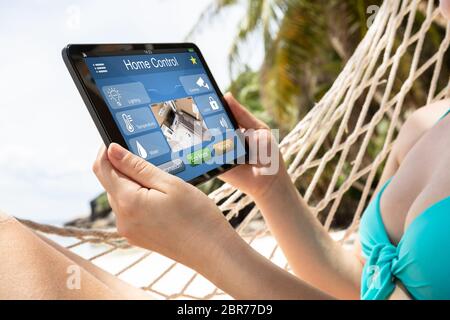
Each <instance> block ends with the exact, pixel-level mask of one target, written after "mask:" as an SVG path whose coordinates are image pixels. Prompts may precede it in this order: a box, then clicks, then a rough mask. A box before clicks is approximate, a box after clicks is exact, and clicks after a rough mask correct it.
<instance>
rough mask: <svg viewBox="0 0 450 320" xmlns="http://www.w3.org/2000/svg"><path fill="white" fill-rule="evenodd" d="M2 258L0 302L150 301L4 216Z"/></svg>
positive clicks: (0, 234) (1, 223) (0, 228)
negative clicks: (65, 300) (43, 300)
mask: <svg viewBox="0 0 450 320" xmlns="http://www.w3.org/2000/svg"><path fill="white" fill-rule="evenodd" d="M0 257H1V258H0V259H1V263H0V283H1V286H0V299H138V298H151V296H150V295H148V296H147V295H146V294H145V293H143V292H141V291H140V290H138V289H136V288H134V287H132V286H130V285H128V284H126V283H124V282H122V281H120V280H119V279H117V278H115V277H113V276H112V275H110V274H108V273H106V272H105V271H103V270H101V269H100V268H98V267H96V266H94V265H93V264H91V263H90V262H88V261H86V260H83V259H81V258H80V257H78V256H76V255H75V254H73V253H71V252H69V251H68V250H66V249H64V248H62V247H60V246H59V245H57V244H55V243H53V242H51V241H50V240H48V239H45V238H43V237H40V236H38V235H37V234H35V233H34V232H32V231H31V230H30V229H28V228H26V227H25V226H23V225H22V224H20V223H19V222H18V221H17V220H15V219H14V218H12V217H9V216H7V215H5V214H2V213H0ZM77 276H79V277H77ZM73 277H77V278H76V279H75V278H73Z"/></svg>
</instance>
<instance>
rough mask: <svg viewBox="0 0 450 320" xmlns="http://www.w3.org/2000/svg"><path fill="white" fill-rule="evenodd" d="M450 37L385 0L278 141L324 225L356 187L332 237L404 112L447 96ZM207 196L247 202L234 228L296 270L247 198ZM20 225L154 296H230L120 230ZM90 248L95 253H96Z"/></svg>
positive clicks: (422, 5)
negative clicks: (337, 70)
mask: <svg viewBox="0 0 450 320" xmlns="http://www.w3.org/2000/svg"><path fill="white" fill-rule="evenodd" d="M436 25H439V26H440V27H441V28H444V29H445V30H446V35H445V37H442V38H440V39H438V40H437V41H436V35H435V33H433V36H432V35H431V33H432V31H433V27H435V26H436ZM433 41H434V46H431V45H430V44H431V43H432V42H433ZM436 43H437V45H436ZM449 43H450V25H448V24H447V25H446V22H445V21H443V20H442V18H441V16H440V14H439V10H438V8H437V7H436V3H435V2H434V1H421V0H387V1H385V2H384V4H383V5H382V6H381V8H380V9H379V12H378V14H377V16H376V18H375V20H374V22H373V24H372V26H371V27H370V29H369V31H368V32H367V34H366V36H365V38H364V39H363V40H362V42H361V43H360V45H359V46H358V48H357V49H356V50H355V53H354V55H353V56H352V57H351V58H350V59H349V61H348V62H347V64H346V66H345V68H344V69H343V70H342V73H341V74H340V75H339V77H338V78H337V79H336V81H335V83H334V85H333V86H332V87H331V89H330V90H329V91H328V93H327V94H326V95H325V96H324V97H323V98H322V99H321V100H320V102H318V103H317V104H316V105H315V106H314V108H313V109H312V110H311V111H310V112H309V113H308V115H307V116H306V117H305V118H303V119H302V120H301V121H300V122H299V123H298V124H297V126H296V127H295V128H294V129H293V130H292V131H291V132H290V133H289V134H288V135H287V136H286V137H285V138H284V139H283V140H282V142H281V144H280V147H281V151H282V153H283V156H284V159H285V161H286V162H287V164H288V170H289V174H290V176H291V177H292V181H293V182H294V183H296V184H297V185H298V186H299V188H300V190H301V193H302V194H303V196H304V198H305V200H306V201H307V202H308V204H309V205H310V207H311V208H312V209H313V212H314V213H315V214H316V215H317V216H318V218H320V219H321V221H323V224H324V227H325V228H326V229H327V230H330V228H331V226H332V222H333V221H334V220H336V219H338V218H339V215H341V214H343V213H345V211H346V208H345V201H344V200H345V199H346V198H347V197H349V196H350V193H352V197H353V198H355V196H354V194H355V192H356V193H357V200H356V204H355V206H354V207H356V210H354V212H352V213H351V214H352V216H351V219H350V220H351V223H350V224H349V225H347V226H346V228H345V230H344V231H343V232H339V233H336V234H333V236H334V238H336V241H341V242H343V243H344V244H345V243H346V242H350V241H351V239H352V238H351V236H352V234H354V232H355V231H356V229H357V227H358V223H359V220H360V217H361V214H362V212H363V210H364V208H365V207H366V205H367V202H368V200H369V199H370V196H371V193H372V192H373V189H374V186H375V184H376V181H377V177H378V176H379V174H380V172H381V169H382V166H383V163H384V161H385V160H386V158H387V156H388V154H389V152H390V150H391V147H392V143H393V141H394V139H395V137H396V135H397V134H398V131H399V128H400V127H401V124H402V122H403V121H404V114H405V110H409V109H414V108H416V107H418V106H422V105H425V104H427V103H431V102H433V101H436V100H441V99H444V98H448V97H449V95H450V81H449V80H450V78H449V77H448V74H446V72H442V71H443V65H445V63H446V62H447V61H448V56H447V57H446V53H447V50H448V47H449ZM430 48H434V49H433V50H430ZM436 48H437V49H436ZM446 58H447V59H446ZM405 66H406V68H405ZM419 79H420V80H421V81H423V83H426V84H427V85H428V87H427V88H425V89H423V88H422V92H423V94H421V95H418V94H417V93H416V89H417V85H418V82H419ZM381 129H383V132H384V133H383V134H382V135H380V134H377V139H378V141H377V143H378V146H379V147H378V149H377V152H376V154H373V150H372V151H371V149H373V138H374V135H375V133H378V132H379V131H380V130H381ZM355 190H356V191H355ZM317 195H320V197H319V196H317ZM209 196H210V197H211V198H212V199H213V200H214V201H215V202H216V203H217V204H218V205H219V208H220V209H221V210H222V211H223V212H224V214H225V215H226V217H227V219H231V218H233V217H235V216H237V215H238V214H239V212H240V211H241V210H242V209H244V208H251V209H250V210H249V213H248V215H247V216H246V217H245V218H244V220H243V221H242V222H241V223H240V225H239V226H238V227H237V232H239V233H240V234H241V235H242V237H243V238H244V239H245V240H246V241H247V242H248V243H250V245H252V246H253V247H254V248H255V249H256V250H258V251H259V252H260V253H262V254H263V255H265V256H266V257H267V258H268V259H270V260H272V261H273V262H274V263H276V264H278V265H280V266H281V267H283V268H285V269H286V270H288V271H290V269H289V266H288V264H287V262H286V259H285V258H284V256H283V254H282V252H281V250H280V249H279V248H278V246H277V244H276V242H275V240H274V239H273V238H272V237H270V234H269V232H268V230H267V228H266V227H265V225H264V223H263V222H262V220H261V216H260V213H259V210H258V208H257V207H254V206H252V199H251V198H250V197H248V196H246V195H244V194H242V193H241V192H240V191H238V190H235V189H234V188H232V187H231V186H229V185H223V186H222V187H220V188H219V189H217V190H215V191H214V192H212V193H211V194H210V195H209ZM347 214H348V212H347ZM22 222H23V223H24V224H26V225H28V226H29V227H31V228H33V229H35V230H37V231H40V232H42V233H45V234H47V235H48V236H49V237H59V238H61V237H62V238H63V239H65V240H66V243H67V248H69V249H71V250H72V251H74V252H75V253H78V254H80V255H82V256H83V253H84V250H83V247H86V246H89V248H90V250H89V252H90V253H91V256H89V257H86V258H87V259H88V260H90V261H92V262H94V263H96V264H97V265H99V266H100V267H103V268H104V269H106V270H108V271H109V272H111V273H113V274H115V275H116V276H118V277H120V278H122V279H123V280H125V281H128V282H131V283H132V284H134V285H136V286H139V287H142V289H144V290H147V291H149V292H150V293H152V294H153V296H155V297H157V298H163V299H176V298H184V299H213V298H227V296H226V294H224V293H223V292H222V291H221V290H220V289H218V288H216V287H214V286H213V285H212V284H211V283H209V282H208V281H207V280H206V279H204V278H203V277H202V276H201V275H199V274H197V273H195V272H194V271H193V270H190V269H188V268H186V267H184V266H182V265H180V264H178V263H176V262H173V261H171V260H169V259H167V258H165V257H162V256H161V255H159V254H157V253H155V252H150V251H146V250H142V249H138V248H134V247H131V246H130V245H129V244H128V243H127V242H126V240H125V239H123V238H121V237H120V236H119V235H118V234H117V233H115V232H114V231H101V230H87V229H86V230H84V229H77V228H59V227H55V226H50V225H43V224H38V223H35V222H32V221H24V220H23V221H22ZM93 248H94V251H95V252H96V253H95V255H93V256H92V251H93V250H92V249H93ZM268 248H269V249H268ZM112 253H114V254H115V255H116V256H119V260H120V262H121V263H120V265H118V264H117V263H116V264H114V267H111V265H112V264H111V263H110V260H108V257H109V256H111V255H112ZM112 269H114V270H112Z"/></svg>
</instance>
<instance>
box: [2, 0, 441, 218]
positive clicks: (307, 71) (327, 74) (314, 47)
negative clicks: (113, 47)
mask: <svg viewBox="0 0 450 320" xmlns="http://www.w3.org/2000/svg"><path fill="white" fill-rule="evenodd" d="M381 2H382V1H381V0H340V1H338V0H326V1H325V0H315V1H306V0H195V1H182V0H165V1H162V0H129V1H106V0H103V1H100V0H91V1H85V0H79V1H58V2H55V1H49V0H33V1H13V2H11V1H8V2H7V1H5V0H0V39H2V42H3V43H2V50H0V70H1V75H2V76H1V77H0V92H1V99H0V112H1V113H0V114H1V116H0V138H1V142H0V146H1V152H0V209H2V210H4V211H6V212H8V213H9V214H12V215H15V216H18V217H22V218H28V219H34V220H37V221H39V222H47V223H56V224H61V223H64V222H67V221H69V220H72V219H74V218H77V217H81V216H87V215H89V213H90V212H91V211H93V212H94V213H95V212H98V213H100V214H102V213H105V212H108V209H109V208H108V205H107V203H106V200H105V197H103V196H101V194H102V189H101V186H100V185H99V183H98V182H97V180H96V179H95V177H94V175H93V174H92V172H91V165H92V162H93V160H94V159H95V156H96V153H97V150H98V148H99V146H100V145H101V140H100V136H99V134H98V133H97V130H96V129H95V127H94V124H93V121H92V120H91V118H90V116H89V114H88V112H87V110H86V107H85V106H84V104H83V102H82V100H81V98H80V96H79V94H78V92H77V90H76V88H75V86H74V84H73V82H72V80H71V78H70V76H69V74H68V72H67V70H66V68H65V66H64V64H63V61H62V59H61V49H62V48H63V47H64V46H65V45H66V44H68V43H98V42H148V43H151V42H182V41H192V42H195V43H196V44H197V45H198V46H199V47H200V48H201V50H202V51H203V54H204V56H205V58H206V61H207V62H208V64H209V66H210V68H211V70H212V73H213V75H214V76H215V78H216V80H217V82H218V83H219V86H220V87H221V89H222V91H227V90H230V91H232V92H233V93H234V95H235V96H236V97H237V98H238V99H239V100H240V101H241V102H242V103H243V104H245V105H246V106H247V107H248V108H249V109H251V111H252V112H253V113H255V114H256V115H257V116H258V117H259V118H261V119H262V120H264V121H266V122H267V123H268V124H269V125H270V126H271V127H273V128H277V129H279V130H280V133H281V138H282V137H283V135H285V134H286V133H287V132H289V130H291V129H292V128H293V126H294V125H295V124H296V123H297V122H298V121H299V119H301V118H302V117H303V116H304V115H305V114H306V113H307V112H308V111H309V110H310V109H311V108H312V107H313V106H314V103H315V102H316V101H318V100H319V99H320V98H321V97H322V96H323V95H324V94H325V92H326V91H327V90H328V89H329V88H330V86H331V85H332V83H333V81H334V79H335V78H336V77H337V75H338V74H339V72H340V71H341V69H342V68H343V66H344V65H345V63H346V61H347V60H348V59H349V58H350V56H351V55H352V53H353V51H354V50H355V48H356V46H357V45H358V44H359V42H360V40H361V39H362V38H363V37H364V35H365V33H366V32H367V29H368V27H369V26H370V23H371V21H373V18H374V16H375V15H376V13H377V9H378V8H379V5H380V4H381ZM421 10H424V8H422V9H421ZM420 12H421V11H420V10H419V14H418V17H417V19H419V20H420V19H423V15H422V16H421V13H420ZM422 12H423V11H422ZM402 27H403V26H399V28H402ZM444 32H445V24H444V23H442V25H440V24H439V23H436V24H435V25H433V26H432V28H431V31H430V33H431V37H430V39H431V41H429V42H427V43H426V45H425V48H424V50H425V51H426V50H429V51H430V52H435V51H436V48H437V47H438V46H439V44H440V41H441V39H442V36H443V34H444ZM411 56H412V53H411ZM407 57H408V55H407ZM404 60H405V62H403V63H404V66H403V68H402V70H403V74H402V71H401V72H399V74H400V75H399V78H398V79H397V84H396V85H398V86H401V84H402V79H404V78H406V77H407V73H408V72H409V64H408V59H407V58H406V59H404ZM446 61H450V59H447V60H446ZM449 67H450V66H449V65H446V66H444V71H443V74H448V71H449V70H448V69H449ZM429 78H431V75H429V76H428V75H426V76H424V77H423V80H420V81H417V82H416V84H415V88H414V90H413V92H414V94H413V95H412V96H410V97H408V101H407V102H406V103H407V104H408V106H410V107H411V109H414V108H416V107H418V106H419V105H418V104H419V102H418V101H423V100H424V97H425V96H426V93H425V91H424V89H422V84H423V87H426V86H425V84H426V82H429ZM421 81H423V83H421ZM406 110H408V108H406ZM406 112H407V111H406ZM385 132H386V126H385V125H384V124H383V123H380V125H379V127H378V128H377V133H376V136H375V139H373V142H371V145H370V148H369V150H370V152H372V153H373V154H375V153H377V152H378V150H379V148H380V147H381V143H380V145H378V143H377V136H378V137H380V139H379V140H380V141H382V139H381V137H383V135H384V134H385ZM330 174H331V173H330ZM219 185H220V182H218V181H217V180H214V181H211V182H209V183H207V184H206V185H204V186H202V188H203V190H204V191H205V192H208V191H211V190H213V189H214V188H217V187H218V186H219ZM298 188H299V189H300V190H301V189H303V188H304V186H302V185H301V182H300V183H299V185H298ZM354 193H355V199H358V198H359V191H358V190H357V189H355V190H354ZM99 195H100V196H99ZM98 196H99V197H98ZM318 197H320V195H318ZM92 200H94V201H92ZM345 201H346V202H348V204H347V205H344V206H343V209H342V210H347V211H349V214H350V215H351V214H352V213H353V210H352V208H353V206H354V205H356V202H357V200H355V201H353V200H352V199H351V197H349V199H347V200H345Z"/></svg>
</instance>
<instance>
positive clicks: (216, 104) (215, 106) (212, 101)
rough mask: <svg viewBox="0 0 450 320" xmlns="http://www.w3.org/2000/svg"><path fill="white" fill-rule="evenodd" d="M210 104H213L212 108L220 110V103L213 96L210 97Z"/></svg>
mask: <svg viewBox="0 0 450 320" xmlns="http://www.w3.org/2000/svg"><path fill="white" fill-rule="evenodd" d="M209 105H210V106H211V109H213V110H219V104H218V103H217V101H216V100H214V98H213V97H209Z"/></svg>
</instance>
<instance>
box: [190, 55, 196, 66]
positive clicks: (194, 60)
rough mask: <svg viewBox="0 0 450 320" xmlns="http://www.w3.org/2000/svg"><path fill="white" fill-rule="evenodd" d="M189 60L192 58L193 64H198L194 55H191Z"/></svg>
mask: <svg viewBox="0 0 450 320" xmlns="http://www.w3.org/2000/svg"><path fill="white" fill-rule="evenodd" d="M189 60H191V62H192V64H197V59H195V58H194V57H193V56H191V58H190V59H189Z"/></svg>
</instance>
